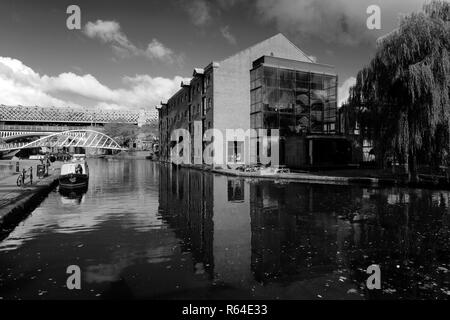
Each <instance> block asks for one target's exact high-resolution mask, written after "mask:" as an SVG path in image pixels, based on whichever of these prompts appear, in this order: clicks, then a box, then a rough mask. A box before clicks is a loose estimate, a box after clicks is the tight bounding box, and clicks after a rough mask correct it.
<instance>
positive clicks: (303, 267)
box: [250, 182, 345, 283]
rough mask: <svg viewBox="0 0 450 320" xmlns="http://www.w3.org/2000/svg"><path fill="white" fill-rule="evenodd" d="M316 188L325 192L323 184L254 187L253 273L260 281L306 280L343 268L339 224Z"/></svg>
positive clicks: (252, 214)
mask: <svg viewBox="0 0 450 320" xmlns="http://www.w3.org/2000/svg"><path fill="white" fill-rule="evenodd" d="M316 188H319V191H321V190H320V188H321V186H318V185H317V186H314V185H301V184H290V185H288V186H284V187H281V188H280V187H277V185H275V184H272V183H270V182H260V183H258V184H253V185H251V188H250V194H251V221H252V222H251V223H252V226H251V229H252V270H253V272H254V275H255V278H256V280H257V281H259V282H263V283H264V282H267V281H274V280H276V279H279V280H280V281H282V280H283V278H286V277H292V276H294V277H296V278H297V279H298V280H301V279H307V278H312V277H319V276H324V275H326V274H328V273H331V272H332V271H333V270H335V269H336V268H337V261H338V259H337V256H338V251H339V247H340V245H342V244H339V243H338V242H337V241H336V239H337V238H338V234H337V232H336V228H334V227H333V225H334V224H335V221H336V220H335V217H334V216H333V215H331V214H329V212H324V211H322V210H321V209H322V208H321V205H320V203H321V199H320V194H321V192H320V193H319V194H315V189H316ZM344 231H345V230H344ZM344 237H345V236H344Z"/></svg>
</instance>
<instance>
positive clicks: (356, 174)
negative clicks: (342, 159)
mask: <svg viewBox="0 0 450 320" xmlns="http://www.w3.org/2000/svg"><path fill="white" fill-rule="evenodd" d="M159 161H160V162H163V163H168V164H170V163H171V162H167V161H161V160H159ZM179 166H180V167H182V168H189V169H195V170H202V171H207V172H212V173H216V174H222V175H226V176H233V177H240V178H248V179H261V180H273V181H283V182H304V183H316V184H338V185H361V186H373V187H391V186H398V187H409V188H426V189H439V190H448V189H450V183H449V182H448V180H447V178H446V177H445V176H436V175H430V174H419V181H418V182H416V183H412V182H408V180H407V177H406V175H393V174H386V171H385V170H384V172H383V173H382V174H380V171H382V170H377V169H342V170H330V171H325V170H324V171H314V172H308V171H304V172H289V173H276V172H273V173H271V172H270V169H269V170H265V172H264V173H263V172H261V171H256V172H245V171H240V170H236V169H232V168H231V169H230V168H227V169H224V168H218V167H216V168H212V167H210V166H207V165H190V164H181V165H179ZM272 171H274V170H272Z"/></svg>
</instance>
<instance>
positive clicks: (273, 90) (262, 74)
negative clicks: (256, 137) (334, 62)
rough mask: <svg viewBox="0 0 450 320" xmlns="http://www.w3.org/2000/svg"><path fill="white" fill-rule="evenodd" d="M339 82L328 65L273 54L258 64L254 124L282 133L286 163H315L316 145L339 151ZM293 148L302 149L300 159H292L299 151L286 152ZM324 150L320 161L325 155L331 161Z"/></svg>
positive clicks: (253, 95)
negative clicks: (327, 145) (294, 153)
mask: <svg viewBox="0 0 450 320" xmlns="http://www.w3.org/2000/svg"><path fill="white" fill-rule="evenodd" d="M337 81H338V79H337V75H336V74H335V73H334V70H333V68H332V67H331V66H327V65H321V64H316V63H305V62H301V61H295V60H288V59H281V58H276V57H271V56H263V57H261V58H259V59H257V60H256V61H254V62H253V69H252V70H250V100H251V108H250V125H251V128H252V129H279V134H280V161H281V164H289V165H290V166H294V167H295V166H304V165H312V164H314V161H313V158H314V147H313V146H314V143H315V144H316V145H318V144H322V145H324V141H328V144H329V145H330V146H329V147H331V148H332V149H336V148H337V149H339V148H340V146H339V145H340V144H342V143H336V137H337V136H336V135H335V134H336V132H337V131H338V130H337V128H336V126H337ZM269 131H270V130H269ZM301 140H303V141H301ZM306 140H308V141H306ZM291 144H292V145H295V147H294V149H296V147H299V146H300V149H301V150H299V151H300V152H297V155H296V159H293V158H292V159H289V158H291V155H290V153H291V152H290V151H294V150H292V148H289V150H287V147H289V145H291ZM326 144H327V143H325V145H326ZM342 147H343V146H342ZM308 149H311V150H308ZM324 151H325V150H322V152H321V153H322V154H321V155H319V154H317V148H316V157H315V158H316V160H318V157H319V156H320V158H321V159H322V160H323V161H322V162H324V161H325V162H326V159H325V158H326V155H324ZM300 154H301V155H300ZM299 155H300V156H299ZM292 157H293V155H292ZM290 160H293V161H290ZM315 162H316V163H317V162H318V161H315Z"/></svg>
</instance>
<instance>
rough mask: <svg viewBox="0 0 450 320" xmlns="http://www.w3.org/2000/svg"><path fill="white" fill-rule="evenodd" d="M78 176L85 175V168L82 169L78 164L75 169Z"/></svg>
mask: <svg viewBox="0 0 450 320" xmlns="http://www.w3.org/2000/svg"><path fill="white" fill-rule="evenodd" d="M75 173H76V174H83V168H82V167H81V164H78V165H77V166H76V168H75Z"/></svg>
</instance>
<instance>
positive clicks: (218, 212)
mask: <svg viewBox="0 0 450 320" xmlns="http://www.w3.org/2000/svg"><path fill="white" fill-rule="evenodd" d="M160 170H161V171H160V213H161V215H162V217H163V219H164V220H166V221H167V222H168V223H169V225H170V226H171V227H172V228H173V229H174V231H175V232H176V234H177V236H178V237H179V238H180V239H181V240H182V241H183V244H184V246H185V249H186V251H192V254H193V257H194V259H195V261H194V265H196V264H198V263H201V264H202V265H203V266H204V267H205V270H206V271H207V272H208V274H210V275H211V276H214V278H215V280H216V281H218V282H219V283H223V284H226V285H231V286H235V287H237V288H242V287H246V286H249V285H250V284H251V283H253V282H254V281H255V280H256V281H258V282H267V281H275V280H276V279H279V280H282V279H283V278H284V277H291V276H295V277H299V278H311V277H316V276H317V277H318V276H324V275H326V274H328V273H331V272H332V271H333V270H335V269H336V267H337V264H338V263H339V261H340V260H339V257H338V252H339V251H342V250H343V249H344V246H345V239H347V238H348V233H349V232H350V230H351V228H350V227H348V226H347V227H345V228H344V227H343V228H336V217H335V215H334V214H332V213H331V212H330V208H333V206H330V205H329V203H327V200H326V199H323V198H322V197H323V194H324V190H323V188H324V187H323V186H320V185H316V186H314V185H301V184H288V185H283V186H278V185H276V184H273V183H271V182H268V181H267V182H258V183H257V184H254V183H247V182H244V180H241V179H236V178H231V177H225V176H219V175H211V174H209V173H205V172H202V171H197V170H185V169H179V170H176V169H174V168H172V167H170V166H168V165H161V169H160ZM355 197H357V195H356V194H352V193H351V192H348V190H346V189H343V190H342V192H341V194H339V197H338V198H339V199H340V200H341V201H343V202H345V201H352V200H353V199H354V198H355ZM359 197H360V198H361V195H359ZM334 200H336V199H329V201H334ZM341 233H342V234H341ZM194 271H195V270H194Z"/></svg>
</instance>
